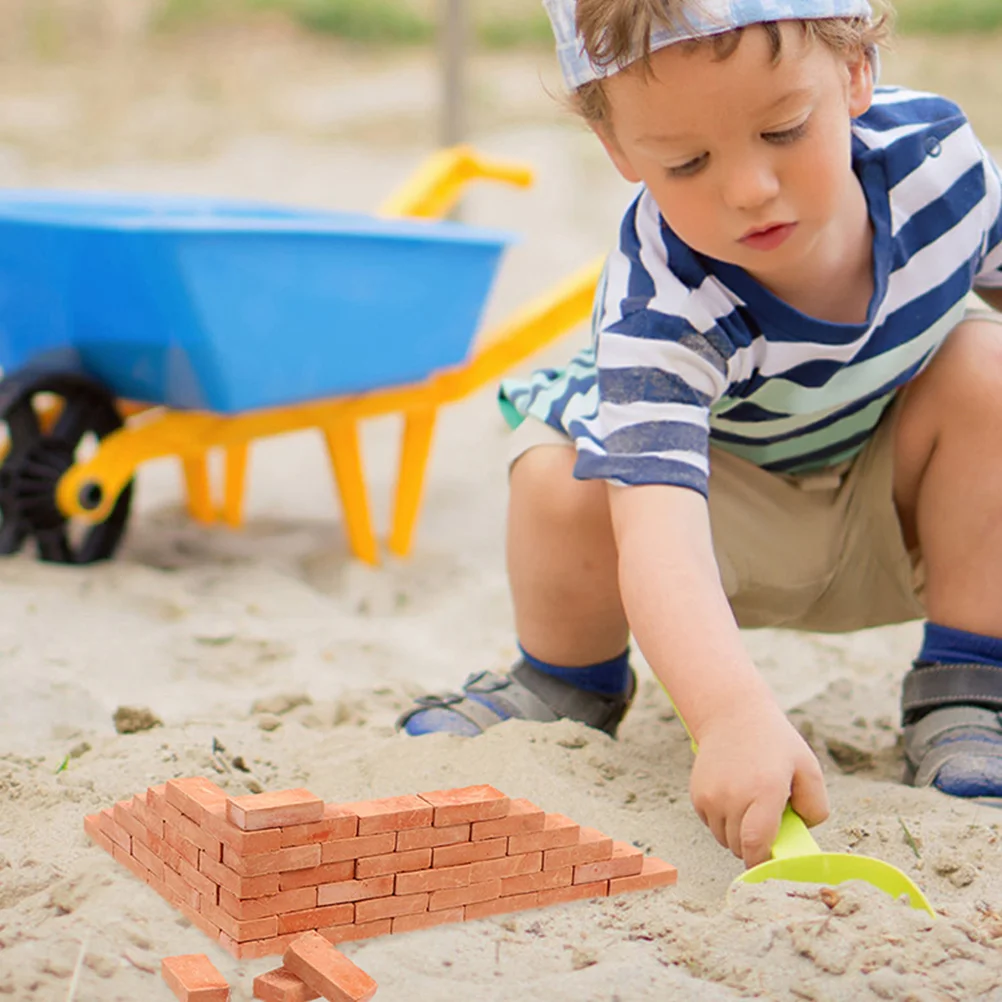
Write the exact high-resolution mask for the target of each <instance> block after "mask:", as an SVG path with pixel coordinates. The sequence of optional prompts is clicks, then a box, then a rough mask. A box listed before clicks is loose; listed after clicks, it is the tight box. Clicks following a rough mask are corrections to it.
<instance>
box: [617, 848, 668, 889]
mask: <svg viewBox="0 0 1002 1002" xmlns="http://www.w3.org/2000/svg"><path fill="white" fill-rule="evenodd" d="M677 882H678V870H676V869H675V867H674V866H672V865H671V863H666V862H665V861H664V860H663V859H656V858H655V857H654V856H645V857H644V865H643V869H642V870H641V871H640V873H639V874H637V876H635V877H615V878H614V879H612V880H610V881H609V893H610V894H622V893H623V892H624V891H650V890H653V889H654V888H655V887H670V886H671V885H672V884H675V883H677Z"/></svg>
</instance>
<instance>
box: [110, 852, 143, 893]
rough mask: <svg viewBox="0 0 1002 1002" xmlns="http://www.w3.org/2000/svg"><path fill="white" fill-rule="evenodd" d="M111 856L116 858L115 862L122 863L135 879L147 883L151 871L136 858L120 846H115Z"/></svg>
mask: <svg viewBox="0 0 1002 1002" xmlns="http://www.w3.org/2000/svg"><path fill="white" fill-rule="evenodd" d="M111 854H112V856H114V857H115V861H116V862H118V863H121V864H122V866H124V867H125V868H126V869H127V870H129V871H130V872H131V873H132V875H133V876H134V877H138V878H139V879H140V880H141V881H142V882H143V883H144V884H145V883H146V875H147V874H148V873H149V872H150V871H149V870H147V869H146V867H145V866H143V864H142V863H140V862H139V860H138V859H136V857H135V856H133V855H132V854H131V853H128V852H126V851H125V850H124V849H123V848H122V847H121V846H120V845H116V846H113V847H112V852H111Z"/></svg>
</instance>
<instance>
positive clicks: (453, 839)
mask: <svg viewBox="0 0 1002 1002" xmlns="http://www.w3.org/2000/svg"><path fill="white" fill-rule="evenodd" d="M469 841H470V826H469V825H468V824H466V825H450V826H449V827H448V828H412V829H410V830H409V831H403V832H400V833H399V834H398V835H397V852H407V851H408V850H409V849H435V848H438V847H439V846H442V845H456V843H458V842H469Z"/></svg>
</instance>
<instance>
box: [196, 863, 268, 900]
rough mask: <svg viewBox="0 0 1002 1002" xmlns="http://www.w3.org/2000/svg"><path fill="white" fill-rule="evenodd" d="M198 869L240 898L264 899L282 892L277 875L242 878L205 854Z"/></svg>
mask: <svg viewBox="0 0 1002 1002" xmlns="http://www.w3.org/2000/svg"><path fill="white" fill-rule="evenodd" d="M198 868H199V870H201V871H202V873H204V874H205V875H206V876H207V877H208V878H209V879H210V880H212V881H213V882H214V883H217V884H219V886H220V887H224V888H226V890H227V891H229V892H230V894H235V895H236V896H237V897H238V898H263V897H266V896H268V895H270V894H278V892H279V891H280V890H281V887H280V885H279V875H278V874H277V873H266V874H262V875H261V876H259V877H242V876H240V874H239V873H237V872H236V871H235V870H231V869H230V868H229V867H228V866H224V865H223V864H222V863H217V862H216V861H215V860H213V859H210V858H209V857H208V856H207V855H205V854H204V853H203V854H202V855H201V857H200V858H199V861H198Z"/></svg>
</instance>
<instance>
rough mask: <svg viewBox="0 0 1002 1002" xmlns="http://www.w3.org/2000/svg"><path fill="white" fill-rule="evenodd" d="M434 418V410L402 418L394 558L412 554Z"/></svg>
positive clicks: (392, 544)
mask: <svg viewBox="0 0 1002 1002" xmlns="http://www.w3.org/2000/svg"><path fill="white" fill-rule="evenodd" d="M437 414H438V411H437V409H436V408H434V407H422V408H420V409H417V410H411V411H407V412H406V414H405V416H404V438H403V442H402V444H401V447H400V470H399V473H398V476H397V494H396V501H395V503H394V508H393V525H392V528H391V530H390V538H389V541H388V546H389V549H390V552H391V553H392V554H393V555H394V556H397V557H406V556H407V554H408V553H410V550H411V543H412V542H413V539H414V526H415V524H416V522H417V516H418V509H419V508H420V506H421V495H422V493H423V491H424V477H425V471H426V470H427V467H428V457H429V455H430V453H431V440H432V435H433V433H434V431H435V418H436V417H437Z"/></svg>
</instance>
